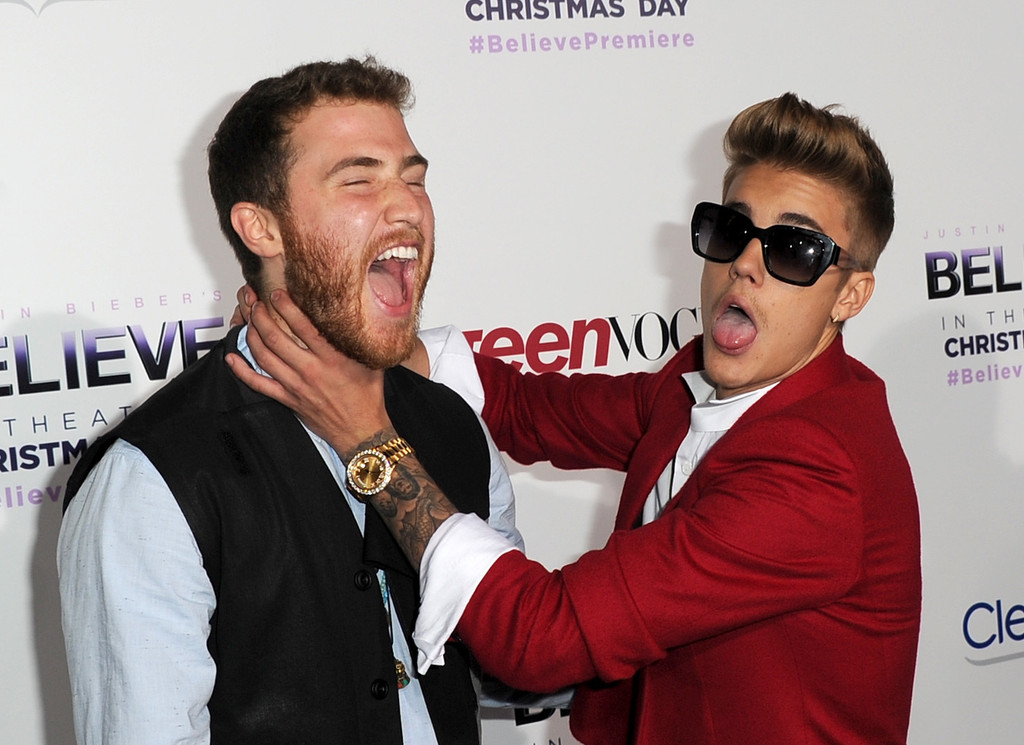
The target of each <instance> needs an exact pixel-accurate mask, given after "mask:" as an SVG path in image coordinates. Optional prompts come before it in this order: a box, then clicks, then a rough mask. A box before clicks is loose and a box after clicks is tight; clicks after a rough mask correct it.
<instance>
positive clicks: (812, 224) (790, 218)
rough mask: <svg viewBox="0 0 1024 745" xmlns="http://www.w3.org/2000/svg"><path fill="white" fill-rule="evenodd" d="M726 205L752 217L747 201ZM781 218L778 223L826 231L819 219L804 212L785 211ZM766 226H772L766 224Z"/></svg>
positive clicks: (818, 231)
mask: <svg viewBox="0 0 1024 745" xmlns="http://www.w3.org/2000/svg"><path fill="white" fill-rule="evenodd" d="M725 206H726V207H730V208H732V209H734V210H736V211H737V212H740V213H742V214H744V215H746V216H747V217H748V218H749V217H750V213H751V210H750V205H748V204H747V203H746V202H730V203H729V204H727V205H725ZM779 219H780V220H781V221H782V222H778V223H775V224H776V225H794V226H796V227H798V228H807V229H808V230H813V231H815V232H817V233H822V234H824V233H825V230H824V229H823V228H822V227H821V225H819V224H818V221H817V220H815V219H814V218H813V217H810V216H808V215H805V214H803V213H802V212H783V213H782V214H781V215H779ZM765 227H771V226H770V225H766V226H765Z"/></svg>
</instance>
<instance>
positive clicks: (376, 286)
mask: <svg viewBox="0 0 1024 745" xmlns="http://www.w3.org/2000/svg"><path fill="white" fill-rule="evenodd" d="M402 269H403V266H402V263H401V262H398V261H396V260H395V259H388V260H387V261H377V262H374V263H373V264H372V265H371V266H370V273H369V276H368V279H369V282H370V289H371V290H373V294H374V295H376V296H377V299H378V300H380V301H381V302H382V303H384V305H387V306H389V307H392V308H395V307H398V306H400V305H402V304H403V303H405V282H404V281H403V277H402V274H403V271H402Z"/></svg>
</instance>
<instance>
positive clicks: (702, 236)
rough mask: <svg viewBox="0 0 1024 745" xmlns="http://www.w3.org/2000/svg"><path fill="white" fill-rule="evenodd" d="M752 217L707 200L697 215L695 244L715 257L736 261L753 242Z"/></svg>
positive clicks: (699, 252) (695, 248) (703, 251)
mask: <svg viewBox="0 0 1024 745" xmlns="http://www.w3.org/2000/svg"><path fill="white" fill-rule="evenodd" d="M749 228H750V221H749V220H747V218H746V217H744V216H743V215H741V214H740V213H738V212H734V211H733V210H730V209H727V208H725V207H719V206H718V205H714V204H708V203H704V204H701V205H700V206H698V208H697V210H696V212H695V213H694V216H693V248H694V250H695V251H696V252H697V253H698V254H699V255H701V256H703V257H704V258H705V259H710V260H711V261H718V262H726V261H733V260H735V259H736V257H737V256H739V255H740V254H741V253H742V252H743V249H744V247H745V246H746V245H747V243H749V242H750V238H751V235H750V232H749Z"/></svg>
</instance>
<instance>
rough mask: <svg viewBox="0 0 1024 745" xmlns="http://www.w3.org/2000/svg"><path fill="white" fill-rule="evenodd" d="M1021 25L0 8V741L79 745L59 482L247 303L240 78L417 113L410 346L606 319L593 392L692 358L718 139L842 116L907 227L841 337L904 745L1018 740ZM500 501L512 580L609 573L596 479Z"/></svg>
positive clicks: (72, 1) (751, 6) (528, 730)
mask: <svg viewBox="0 0 1024 745" xmlns="http://www.w3.org/2000/svg"><path fill="white" fill-rule="evenodd" d="M488 6H490V8H491V13H490V17H488V16H487V13H486V8H487V7H488ZM527 7H528V8H529V11H530V12H529V14H527V12H526V11H525V10H523V8H527ZM516 8H519V9H520V11H519V13H518V15H519V16H520V17H514V16H515V15H516V13H515V12H511V13H510V12H509V9H511V10H512V11H515V9H516ZM683 11H685V12H683ZM510 16H513V17H510ZM1022 24H1024V9H1021V8H1019V7H1017V6H1013V5H1011V4H997V3H990V4H969V5H965V4H963V3H954V2H952V1H951V0H938V1H925V0H905V1H904V2H901V3H898V4H897V3H891V2H885V1H883V0H863V1H862V2H857V3H840V2H822V1H821V0H814V1H812V0H791V1H790V2H787V3H778V2H774V3H773V2H763V1H759V0H734V1H733V2H711V1H710V0H689V2H684V1H683V0H530V1H529V2H525V0H524V2H517V1H516V0H487V2H482V1H481V0H470V1H469V2H463V0H451V1H445V0H435V1H434V2H431V3H425V2H416V1H415V0H376V1H371V0H288V2H285V1H284V0H276V1H272V0H264V1H263V2H258V3H257V2H252V0H248V1H246V2H243V1H242V0H218V2H215V3H211V2H200V1H199V0H175V1H174V2H169V1H168V0H163V1H160V0H148V2H139V1H135V2H132V1H131V0H45V1H44V0H0V107H2V116H0V228H2V230H3V239H4V248H3V271H2V272H0V598H2V600H0V635H2V640H0V659H2V665H0V742H3V743H17V744H18V745H22V744H26V745H65V744H69V743H72V742H73V736H72V734H71V725H70V710H69V701H68V699H69V695H68V685H67V672H66V668H65V666H64V661H63V647H62V641H61V636H60V630H59V613H58V603H57V593H56V579H55V570H54V558H53V554H54V544H55V540H56V533H57V529H58V524H59V515H60V501H61V497H62V490H63V485H64V481H65V479H66V478H67V475H68V471H69V468H68V466H67V464H69V463H72V462H73V461H74V458H75V457H76V454H77V453H78V452H80V449H81V447H82V446H83V442H84V441H89V442H91V441H92V440H93V439H94V438H95V437H96V436H97V435H98V434H100V433H101V432H102V431H103V430H104V429H105V428H106V427H107V426H109V425H110V424H113V423H115V422H116V421H118V419H119V418H120V417H122V416H123V415H124V412H125V411H126V410H128V409H129V408H130V407H131V406H132V405H133V404H135V403H137V402H138V401H140V400H141V399H143V398H144V397H145V396H146V395H147V394H148V393H149V392H151V391H152V390H154V389H155V388H156V387H157V386H159V385H160V384H161V383H162V382H164V381H165V380H166V379H167V377H168V376H170V375H173V374H175V373H176V372H178V371H180V369H181V367H182V365H183V363H184V361H185V360H187V359H190V358H192V357H193V356H194V355H197V354H201V353H202V350H203V349H204V348H205V345H206V344H208V343H209V342H210V341H212V340H215V339H216V338H218V337H219V336H220V335H221V334H222V333H223V330H224V318H225V317H226V316H227V315H230V310H231V307H232V306H233V304H234V303H233V300H232V299H231V298H232V297H233V294H234V290H235V288H236V287H237V286H238V284H239V282H240V280H239V272H238V269H237V267H236V265H235V263H234V259H233V257H232V255H231V252H230V249H229V248H228V247H227V244H226V243H225V242H224V240H223V239H222V238H221V236H220V234H219V232H218V230H217V227H216V220H215V216H214V212H213V208H212V204H211V202H210V199H209V196H208V191H207V186H206V178H205V154H204V148H205V145H206V143H207V141H208V139H209V137H210V135H211V134H212V132H213V130H214V128H215V126H216V124H217V123H218V122H219V120H220V118H221V116H222V115H223V113H224V112H225V111H226V108H227V106H228V105H229V104H230V102H231V101H232V100H234V99H235V98H236V97H237V96H238V95H239V94H240V93H241V92H242V91H243V90H244V89H245V88H247V87H248V86H249V85H250V84H251V83H252V82H254V81H255V80H256V79H258V78H261V77H265V76H267V75H273V74H278V73H280V72H283V71H284V70H285V69H288V68H290V67H292V66H294V65H295V64H298V63H300V62H304V61H309V60H313V59H320V58H341V57H345V56H349V55H357V56H360V55H362V54H363V53H366V52H372V53H374V54H376V55H377V56H378V57H379V58H380V59H381V60H382V61H384V62H385V63H387V64H389V65H392V66H395V67H398V68H400V69H402V70H404V71H405V72H406V73H408V74H409V75H410V77H412V78H413V80H414V82H415V84H416V90H417V98H418V103H417V106H416V109H415V110H414V112H413V114H412V115H411V116H410V117H409V127H410V130H411V131H412V134H413V138H414V140H415V141H416V143H417V145H418V146H419V147H420V149H421V150H422V151H423V152H424V154H425V155H427V157H429V158H430V160H431V169H430V170H431V173H430V191H431V194H432V197H433V200H434V206H435V210H436V213H437V217H438V257H437V261H436V264H435V272H434V278H433V279H432V281H431V287H430V290H429V292H428V297H427V305H426V309H425V315H426V317H425V321H426V323H427V324H429V325H435V324H439V323H448V322H453V323H456V324H458V325H459V326H461V327H463V328H465V329H467V330H478V331H479V332H480V337H481V338H483V339H484V341H485V343H488V344H493V343H495V340H496V339H497V338H498V337H500V336H505V337H512V336H515V335H516V334H518V335H519V336H521V337H522V338H523V339H528V338H529V337H530V335H531V333H533V334H534V341H535V342H538V341H554V340H555V339H557V338H558V334H557V333H556V332H558V328H559V327H561V328H564V329H566V333H567V334H571V331H572V329H573V328H574V324H575V322H577V321H595V320H596V321H597V322H598V323H602V322H601V321H600V319H605V320H604V322H603V324H604V327H605V329H606V330H610V331H611V334H610V336H609V343H608V354H607V359H603V355H602V354H600V351H601V350H600V347H598V346H595V345H593V344H590V345H588V346H586V347H584V348H583V351H582V355H581V359H579V360H574V361H573V362H576V363H578V366H579V369H583V370H593V369H597V370H602V371H609V372H621V371H627V370H639V369H650V368H653V367H656V366H657V364H658V360H659V359H660V358H662V357H663V356H664V355H663V350H664V346H665V343H664V342H663V327H662V324H663V323H665V324H668V323H669V322H670V321H672V319H673V318H675V321H676V322H675V324H674V325H672V326H671V327H670V329H671V330H672V331H674V332H675V335H676V337H677V338H678V339H682V340H685V339H687V338H689V337H690V336H691V335H692V334H693V333H695V332H696V330H697V323H696V320H695V310H694V309H695V308H696V306H697V304H698V295H697V280H698V275H699V271H700V264H699V261H698V260H697V259H696V258H695V257H694V256H693V255H692V254H691V253H690V251H689V248H688V243H687V238H686V232H687V225H688V222H689V215H690V211H691V209H692V206H693V205H694V204H695V203H696V202H697V201H699V200H701V199H716V198H717V197H718V196H719V184H720V177H721V172H722V168H723V159H722V156H721V152H720V139H721V135H722V133H723V131H724V129H725V126H726V125H727V123H728V121H729V120H730V119H731V118H732V116H733V115H734V114H736V113H737V112H738V111H739V110H740V109H742V108H743V107H745V106H746V105H748V104H750V103H753V102H756V101H760V100H763V99H765V98H768V97H771V96H775V95H778V94H779V93H781V92H783V91H786V90H793V91H796V92H797V93H799V94H800V95H801V96H803V97H805V98H808V99H809V100H811V101H812V102H814V103H817V104H819V105H823V104H827V103H832V102H839V103H843V104H845V105H846V106H847V107H848V109H849V110H850V111H852V112H853V113H855V114H857V115H859V116H861V117H862V118H863V120H864V121H865V122H866V123H867V124H868V125H869V126H870V128H871V130H872V132H873V133H874V134H875V136H876V138H877V139H878V141H879V143H880V144H881V145H882V148H883V149H884V150H885V152H886V153H887V155H888V157H889V159H890V164H891V166H892V169H893V172H894V174H895V177H896V185H897V225H896V232H895V234H894V236H893V239H892V241H891V243H890V247H889V249H888V251H887V253H886V254H885V255H884V256H883V258H882V261H881V263H880V265H879V270H878V288H877V291H876V294H875V298H874V299H873V301H872V303H871V305H870V306H869V307H868V309H867V311H866V312H865V313H864V314H862V315H861V316H860V317H859V318H858V319H856V320H855V321H854V322H853V323H851V324H849V325H848V327H847V332H846V334H847V345H848V348H849V349H850V350H851V351H852V352H853V353H854V354H855V355H857V356H859V357H861V358H862V359H863V360H864V361H865V362H867V363H868V364H869V365H870V366H872V367H873V368H874V369H876V370H877V371H878V372H879V373H880V374H881V375H882V376H883V377H884V378H885V379H886V380H887V382H888V385H889V393H890V398H891V401H892V408H893V414H894V416H895V419H896V423H897V426H898V427H899V429H900V432H901V435H902V437H903V441H904V445H905V448H906V450H907V453H908V455H909V457H910V460H911V464H912V466H913V468H914V472H915V477H916V480H917V484H918V488H919V493H920V499H921V509H922V520H923V529H924V578H925V594H924V603H925V605H924V619H923V628H922V637H921V648H920V660H919V671H918V677H917V684H916V689H915V703H914V710H913V717H912V723H911V741H912V742H913V743H916V744H917V745H931V744H933V743H1015V742H1019V741H1020V731H1021V729H1022V728H1024V710H1022V709H1021V707H1020V706H1019V705H1018V703H1017V699H1018V696H1017V695H1016V694H1017V693H1018V691H1019V690H1020V685H1021V680H1022V669H1024V644H1022V641H1024V582H1022V580H1021V578H1020V577H1021V574H1020V571H1019V566H1020V564H1021V563H1022V561H1024V548H1022V541H1021V539H1020V533H1021V531H1022V526H1024V519H1022V518H1024V514H1022V512H1024V500H1022V499H1021V498H1020V495H1019V491H1020V490H1019V483H1020V475H1021V471H1022V468H1024V449H1022V448H1021V447H1020V442H1021V440H1022V439H1024V438H1022V434H1024V422H1022V416H1021V412H1024V407H1022V399H1024V393H1022V386H1021V383H1022V381H1021V377H1022V374H1024V373H1022V369H1024V368H1022V366H1024V339H1022V337H1024V334H1022V329H1024V292H1022V282H1024V225H1022V218H1021V214H1022V213H1024V210H1022V207H1024V204H1022V202H1024V187H1022V186H1021V183H1020V176H1019V174H1020V173H1022V172H1024V148H1022V147H1021V139H1020V134H1019V130H1020V123H1021V121H1022V120H1024V102H1022V94H1021V92H1020V88H1021V78H1022V72H1024V52H1022V51H1021V50H1022V46H1021V44H1020V41H1019V29H1020V27H1021V25H1022ZM496 329H506V331H504V332H496V331H495V330H496ZM615 329H618V330H619V331H620V332H621V334H622V342H621V343H620V340H619V337H618V336H617V335H616V333H615ZM637 329H639V331H637ZM488 335H490V336H488ZM948 340H952V341H948ZM526 346H528V347H529V348H530V350H531V351H530V354H531V355H533V357H532V359H533V363H534V365H535V366H536V365H549V366H552V367H559V365H560V360H559V355H560V354H561V353H560V352H558V351H550V350H549V351H540V352H537V350H536V345H535V344H527V345H526ZM668 351H671V349H669V350H668ZM565 354H566V355H568V353H565ZM521 359H525V355H523V356H522V357H521ZM561 364H562V365H563V366H564V369H568V366H569V361H568V360H565V361H564V362H562V363H561ZM514 474H515V480H516V485H517V491H518V494H519V503H520V515H521V528H522V530H523V532H524V534H525V536H526V539H527V543H528V547H529V549H530V551H531V553H532V554H533V555H535V556H537V557H538V558H540V559H541V560H542V561H544V562H545V563H547V564H548V565H550V566H555V565H558V564H560V563H563V562H565V561H569V560H571V559H572V558H574V557H575V556H577V555H578V554H579V553H580V552H581V551H583V550H584V549H585V548H587V547H590V546H595V545H600V544H601V543H603V540H604V538H605V536H606V535H607V531H608V529H609V526H610V522H611V513H612V509H613V506H614V502H615V496H616V491H617V486H618V484H619V479H618V477H617V476H615V475H608V474H603V473H597V474H584V475H582V476H579V475H577V476H573V477H569V476H566V475H565V474H559V473H556V472H554V471H552V470H550V469H543V468H534V469H529V470H526V469H521V468H518V467H516V468H515V469H514ZM533 714H534V716H533V717H532V718H534V719H537V720H538V721H532V722H527V723H524V724H522V725H520V726H516V724H515V722H514V721H513V720H512V719H511V718H510V715H505V716H499V717H493V718H488V719H487V720H486V721H485V722H484V740H485V744H486V745H499V744H505V743H509V744H510V745H517V744H519V743H523V744H525V743H538V744H539V745H546V744H547V743H559V744H561V743H572V742H574V741H573V739H572V738H571V736H570V735H569V734H568V727H567V724H566V721H567V720H565V719H563V718H561V717H560V716H559V715H558V714H552V715H551V716H547V717H545V718H541V717H542V716H543V715H541V714H538V713H536V712H534V713H533Z"/></svg>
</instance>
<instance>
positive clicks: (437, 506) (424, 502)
mask: <svg viewBox="0 0 1024 745" xmlns="http://www.w3.org/2000/svg"><path fill="white" fill-rule="evenodd" d="M391 437H394V434H393V433H390V432H384V433H379V434H378V435H377V436H376V437H374V438H373V440H372V441H370V442H369V443H364V444H363V445H361V446H360V449H361V448H364V447H368V446H372V445H373V444H380V443H383V442H387V440H389V439H391ZM366 501H367V502H368V503H369V504H371V505H373V507H374V509H376V510H377V512H378V513H379V514H380V516H381V517H382V518H384V522H385V523H386V524H387V526H388V529H389V530H390V531H391V533H392V535H394V536H395V540H396V541H398V545H399V546H400V547H401V549H402V551H403V552H404V553H405V555H406V557H408V559H409V562H410V563H411V564H412V566H413V568H415V569H416V570H417V571H418V570H419V568H420V560H421V559H422V558H423V552H424V551H425V550H426V548H427V543H428V542H429V541H430V538H431V536H433V535H434V531H436V530H437V529H438V527H440V525H441V523H443V522H444V521H445V520H446V519H448V518H449V517H451V516H452V515H454V514H455V513H456V512H458V509H456V507H455V505H453V504H452V503H451V502H450V501H448V498H447V497H446V496H445V495H444V492H442V491H441V489H440V488H439V487H438V486H437V484H436V483H434V480H433V479H432V478H431V477H430V474H428V473H427V472H426V470H424V468H423V466H422V465H420V462H419V460H417V459H416V455H415V453H414V454H412V455H408V456H406V457H405V458H402V460H400V461H399V462H398V463H396V464H395V470H394V473H393V474H392V476H391V482H390V483H389V484H388V486H387V488H385V489H384V490H383V491H381V492H379V493H377V494H375V495H373V496H372V497H369V498H368V499H367V500H366Z"/></svg>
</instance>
